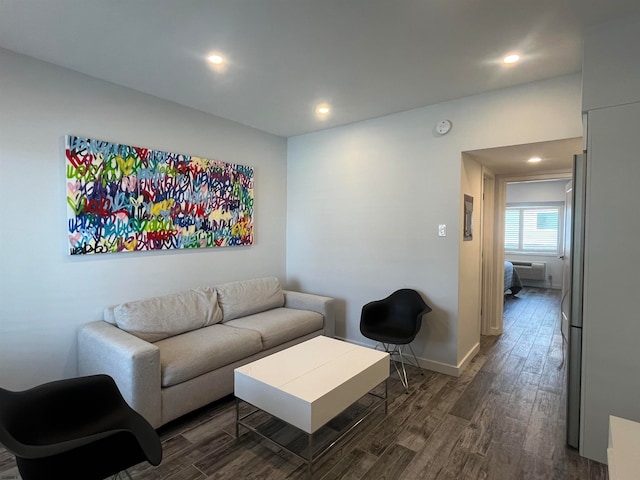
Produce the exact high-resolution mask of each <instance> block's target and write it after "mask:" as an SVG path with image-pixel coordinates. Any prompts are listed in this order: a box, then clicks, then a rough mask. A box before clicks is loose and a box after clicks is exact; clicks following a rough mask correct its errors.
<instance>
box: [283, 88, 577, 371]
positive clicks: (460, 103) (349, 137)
mask: <svg viewBox="0 0 640 480" xmlns="http://www.w3.org/2000/svg"><path fill="white" fill-rule="evenodd" d="M443 118H448V119H450V120H451V121H452V122H453V128H452V130H451V132H450V133H449V134H447V135H446V136H443V137H440V136H438V135H437V134H435V132H434V126H435V124H436V123H437V121H438V120H441V119H443ZM581 134H582V124H581V118H580V77H579V75H571V76H567V77H561V78H557V79H553V80H548V81H543V82H537V83H532V84H528V85H524V86H520V87H516V88H511V89H505V90H500V91H496V92H492V93H487V94H484V95H478V96H474V97H468V98H464V99H461V100H457V101H452V102H448V103H443V104H439V105H434V106H431V107H425V108H419V109H416V110H411V111H408V112H403V113H399V114H395V115H389V116H386V117H381V118H377V119H373V120H369V121H364V122H358V123H355V124H352V125H348V126H344V127H340V128H334V129H328V130H325V131H320V132H316V133H312V134H308V135H302V136H298V137H293V138H290V139H289V141H288V153H287V155H288V164H287V172H288V181H287V279H288V280H289V281H290V282H293V283H295V284H297V285H299V286H300V288H302V289H304V290H309V291H316V292H320V293H324V294H326V295H330V296H334V297H336V298H337V299H338V300H339V302H340V304H339V307H340V308H338V318H337V334H338V335H339V336H341V337H344V338H347V339H349V340H350V341H354V342H363V343H368V344H370V342H367V341H366V339H364V338H363V337H362V336H361V335H360V332H359V321H360V311H361V308H362V305H363V304H365V303H366V302H369V301H371V300H374V299H378V298H382V297H384V296H386V295H388V294H389V293H391V292H392V291H394V290H396V289H398V288H401V287H410V288H416V289H418V290H419V291H421V292H422V293H423V294H424V295H425V297H426V299H427V302H428V303H429V304H430V305H431V307H432V308H433V312H431V313H430V314H428V315H427V316H426V317H425V323H424V328H423V330H422V332H421V333H420V334H419V336H418V338H417V339H416V342H415V343H414V347H415V350H416V354H417V355H418V356H420V357H422V358H423V359H426V360H429V362H426V363H425V365H426V366H428V367H429V368H433V369H439V370H440V371H446V372H448V373H455V372H456V369H457V367H458V363H459V361H460V359H462V358H464V357H465V355H466V352H461V351H459V345H458V340H459V338H462V336H460V335H459V331H458V330H459V324H458V320H459V296H458V280H459V268H460V262H459V254H460V245H459V242H460V240H461V231H460V217H461V213H460V212H461V208H462V205H461V199H462V192H461V187H460V183H461V156H462V152H463V151H467V150H476V149H481V148H490V147H498V146H506V145H517V144H523V143H531V142H539V141H546V140H554V139H561V138H572V137H577V136H580V135H581ZM441 223H444V224H447V226H448V236H447V237H445V238H440V237H438V236H437V227H438V224H441ZM463 335H466V333H464V334H463ZM464 343H466V342H464Z"/></svg>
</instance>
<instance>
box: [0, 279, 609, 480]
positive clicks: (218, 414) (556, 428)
mask: <svg viewBox="0 0 640 480" xmlns="http://www.w3.org/2000/svg"><path fill="white" fill-rule="evenodd" d="M559 303H560V293H559V292H558V291H557V290H547V289H533V288H526V289H524V290H523V291H522V292H521V293H520V294H518V296H517V297H509V298H507V299H506V302H505V321H504V324H505V329H504V334H503V335H502V336H501V337H483V338H482V341H481V348H480V353H479V354H478V355H477V356H476V357H475V359H473V361H472V362H471V363H470V365H469V366H468V367H467V369H466V370H465V371H464V372H463V374H462V375H461V376H460V377H459V378H453V377H450V376H446V375H442V374H439V373H434V372H430V371H424V374H423V375H421V374H420V371H419V370H418V369H416V368H411V370H410V390H411V391H410V393H409V394H405V393H404V391H403V389H402V386H401V385H400V382H399V381H398V380H397V379H396V378H395V375H394V376H393V377H392V380H391V381H390V384H389V385H390V388H389V396H390V398H389V402H390V403H389V411H388V414H387V415H386V416H385V415H384V412H383V411H382V409H380V410H379V411H378V412H377V413H375V414H374V415H372V416H371V417H370V419H369V420H367V421H365V422H364V423H363V424H361V425H359V426H358V428H356V430H355V431H354V433H353V434H352V435H351V437H350V438H349V439H348V440H347V441H346V442H345V443H344V444H343V446H342V447H340V448H338V449H334V450H333V451H332V452H330V453H329V454H328V455H327V456H325V457H324V458H322V459H321V460H320V461H319V462H318V464H317V465H316V467H315V468H314V479H322V480H334V479H366V480H373V479H375V480H379V479H410V480H415V479H435V480H448V479H451V480H453V479H455V480H465V479H473V480H475V479H489V480H494V479H545V480H548V479H593V480H596V479H598V480H600V479H607V478H608V476H607V472H606V466H605V465H601V464H599V463H596V462H593V461H590V460H587V459H584V458H582V457H580V456H579V455H578V454H577V453H576V452H575V451H573V450H571V449H569V448H567V447H565V445H564V435H565V433H564V428H565V392H564V390H565V373H566V370H565V368H564V362H563V349H562V345H563V341H562V337H561V334H560V325H559V318H560V314H559ZM425 321H427V322H428V316H427V317H425ZM234 408H235V407H234V401H233V399H232V398H231V397H228V398H226V399H223V400H222V401H219V402H216V403H214V404H212V405H210V406H207V407H205V408H203V409H201V410H199V411H198V412H194V413H193V414H191V415H188V416H186V417H183V418H182V419H179V420H178V421H176V422H173V423H172V424H169V425H167V426H165V427H163V428H162V429H161V430H160V434H161V437H162V441H163V448H164V459H163V461H162V464H161V465H160V466H159V467H157V468H152V467H149V466H148V465H139V466H137V467H134V468H133V469H130V473H131V475H132V477H133V478H134V479H135V480H147V479H154V480H155V479H167V480H213V479H274V480H276V479H285V478H291V479H297V478H306V469H305V466H304V465H303V464H302V462H301V461H299V460H297V459H296V458H295V457H293V456H292V455H290V454H288V453H286V452H282V451H278V449H277V448H275V447H273V446H272V445H270V444H268V443H266V442H264V441H260V440H259V439H258V438H257V437H256V436H255V435H253V434H251V433H247V434H245V435H244V436H242V437H241V439H240V440H239V441H237V440H236V439H235V438H234V432H235V429H234V419H235V409H234ZM347 414H348V413H347ZM327 428H328V429H329V430H330V429H331V426H329V427H327ZM336 428H338V427H336ZM265 429H268V430H269V431H270V433H271V434H274V435H280V436H281V437H283V436H284V435H287V433H284V432H285V429H283V428H282V425H281V424H279V423H278V422H277V421H274V420H268V421H266V422H265ZM289 442H290V444H292V445H293V444H295V443H300V438H297V439H296V438H295V437H291V438H290V439H289ZM12 478H14V479H17V478H20V477H19V476H18V472H17V469H16V468H15V463H14V462H13V457H11V456H10V455H9V454H7V453H6V452H5V451H3V450H1V449H0V479H3V480H4V479H12Z"/></svg>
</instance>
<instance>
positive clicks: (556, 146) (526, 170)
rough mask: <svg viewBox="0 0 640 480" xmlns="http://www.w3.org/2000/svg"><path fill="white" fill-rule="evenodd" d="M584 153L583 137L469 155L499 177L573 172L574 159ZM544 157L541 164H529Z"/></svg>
mask: <svg viewBox="0 0 640 480" xmlns="http://www.w3.org/2000/svg"><path fill="white" fill-rule="evenodd" d="M578 153H582V137H577V138H567V139H564V140H553V141H548V142H537V143H527V144H524V145H512V146H508V147H496V148H486V149H483V150H473V151H469V152H465V154H467V155H469V156H470V157H471V158H473V159H474V160H476V161H478V162H479V163H481V164H482V165H485V166H487V167H488V168H489V169H490V170H491V171H492V172H493V173H495V174H496V175H505V176H509V175H517V176H526V175H541V174H545V173H555V172H558V171H565V172H568V171H571V170H572V169H573V156H574V155H576V154H578ZM531 157H540V159H541V160H542V161H541V162H540V163H528V162H527V160H529V159H530V158H531Z"/></svg>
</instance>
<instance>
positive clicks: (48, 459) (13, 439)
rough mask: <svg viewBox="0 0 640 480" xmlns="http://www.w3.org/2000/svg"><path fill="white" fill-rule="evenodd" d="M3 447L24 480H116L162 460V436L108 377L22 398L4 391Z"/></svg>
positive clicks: (48, 387)
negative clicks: (135, 467) (111, 479)
mask: <svg viewBox="0 0 640 480" xmlns="http://www.w3.org/2000/svg"><path fill="white" fill-rule="evenodd" d="M0 443H1V444H3V445H4V447H5V448H6V449H7V450H8V451H9V452H11V453H12V454H13V455H15V457H16V463H17V465H18V470H19V471H20V474H21V475H22V478H23V479H24V480H51V479H55V478H64V479H73V480H94V479H95V480H101V479H104V478H106V477H109V476H112V475H113V476H114V478H116V477H117V476H118V475H119V472H124V473H126V475H127V476H129V474H128V472H126V469H127V468H129V467H132V466H133V465H136V464H138V463H140V462H143V461H145V460H146V461H148V462H149V463H150V464H152V465H158V464H160V461H161V460H162V446H161V444H160V438H159V437H158V434H157V433H156V431H155V430H154V429H153V427H152V426H151V425H150V424H149V422H147V421H146V420H145V419H144V417H142V416H141V415H140V414H139V413H137V412H135V411H134V410H133V409H132V408H131V407H129V405H127V403H126V402H125V401H124V399H123V398H122V395H121V394H120V391H119V390H118V387H117V386H116V384H115V382H114V381H113V379H112V378H111V377H109V376H108V375H93V376H88V377H79V378H71V379H68V380H59V381H55V382H51V383H45V384H43V385H40V386H37V387H34V388H32V389H30V390H25V391H22V392H11V391H9V390H4V389H2V388H0ZM129 478H131V477H129Z"/></svg>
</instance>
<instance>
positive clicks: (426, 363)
mask: <svg viewBox="0 0 640 480" xmlns="http://www.w3.org/2000/svg"><path fill="white" fill-rule="evenodd" d="M335 338H337V339H338V340H343V341H345V342H348V343H353V344H354V345H360V346H361V347H368V348H375V344H374V343H365V342H357V341H355V340H350V339H347V338H342V337H335ZM479 351H480V344H479V343H476V345H475V346H474V347H473V348H472V349H471V350H469V352H468V353H467V354H466V355H465V357H464V358H463V359H462V361H461V362H460V363H459V364H458V365H450V364H448V363H442V362H437V361H435V360H429V359H428V358H422V357H418V362H420V367H422V368H424V369H425V370H431V371H433V372H438V373H443V374H445V375H450V376H452V377H459V376H460V374H461V373H462V371H463V370H464V369H465V368H466V366H467V364H468V363H469V362H470V361H471V360H472V359H473V357H475V356H476V355H477V353H478V352H479ZM412 363H413V362H412Z"/></svg>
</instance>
